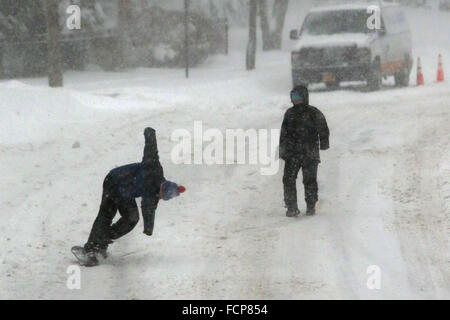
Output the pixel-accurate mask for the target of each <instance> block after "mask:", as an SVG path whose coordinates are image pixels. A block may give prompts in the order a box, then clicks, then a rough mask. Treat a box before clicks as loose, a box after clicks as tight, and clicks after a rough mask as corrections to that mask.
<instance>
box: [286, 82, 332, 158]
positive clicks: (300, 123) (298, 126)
mask: <svg viewBox="0 0 450 320" xmlns="http://www.w3.org/2000/svg"><path fill="white" fill-rule="evenodd" d="M305 90H306V89H305ZM303 95H304V96H306V101H305V103H303V104H300V105H294V106H293V107H291V108H289V109H288V110H287V111H286V114H285V115H284V120H283V124H282V127H281V135H280V158H281V159H283V160H286V159H292V158H296V159H299V160H300V161H302V162H303V163H307V162H320V155H319V148H320V149H321V150H326V149H328V148H329V135H330V131H329V129H328V125H327V122H326V120H325V117H324V115H323V114H322V112H320V111H319V110H318V109H317V108H315V107H313V106H310V105H309V99H308V93H307V92H303Z"/></svg>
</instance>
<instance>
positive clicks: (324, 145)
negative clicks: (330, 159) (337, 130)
mask: <svg viewBox="0 0 450 320" xmlns="http://www.w3.org/2000/svg"><path fill="white" fill-rule="evenodd" d="M328 149H330V143H329V142H328V141H320V150H328Z"/></svg>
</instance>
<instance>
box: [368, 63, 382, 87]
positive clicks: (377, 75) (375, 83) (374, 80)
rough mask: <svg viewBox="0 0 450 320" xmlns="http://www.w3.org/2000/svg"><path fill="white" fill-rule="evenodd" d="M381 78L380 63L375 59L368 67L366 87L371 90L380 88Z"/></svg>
mask: <svg viewBox="0 0 450 320" xmlns="http://www.w3.org/2000/svg"><path fill="white" fill-rule="evenodd" d="M382 80H383V75H382V74H381V65H380V62H379V61H378V60H377V61H375V62H374V63H373V64H372V66H371V67H370V70H369V75H368V77H367V87H368V88H369V90H371V91H378V90H380V89H381V83H382Z"/></svg>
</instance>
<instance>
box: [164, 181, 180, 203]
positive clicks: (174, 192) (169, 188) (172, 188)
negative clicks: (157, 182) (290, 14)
mask: <svg viewBox="0 0 450 320" xmlns="http://www.w3.org/2000/svg"><path fill="white" fill-rule="evenodd" d="M161 193H162V198H163V200H166V201H167V200H170V199H173V198H175V197H178V196H179V195H180V190H179V188H178V185H177V184H176V183H175V182H172V181H168V180H166V181H164V182H163V183H162V185H161Z"/></svg>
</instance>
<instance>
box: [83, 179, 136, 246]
mask: <svg viewBox="0 0 450 320" xmlns="http://www.w3.org/2000/svg"><path fill="white" fill-rule="evenodd" d="M117 210H119V213H120V216H121V217H120V219H119V220H118V221H117V222H116V223H114V224H113V219H114V217H115V216H116V213H117ZM138 222H139V210H138V207H137V204H136V200H135V199H124V198H122V197H120V195H119V192H118V188H117V184H116V183H115V181H114V179H113V178H112V177H111V176H110V175H107V176H106V178H105V181H104V182H103V195H102V203H101V205H100V211H99V213H98V215H97V218H96V219H95V222H94V225H93V226H92V230H91V233H90V235H89V239H88V242H87V243H86V244H85V245H84V247H85V249H86V250H87V251H89V250H96V249H97V250H98V249H106V248H107V247H108V245H109V244H111V243H112V240H116V239H119V238H120V237H122V236H124V235H126V234H127V233H129V232H130V231H131V230H133V228H134V227H135V226H136V225H137V223H138Z"/></svg>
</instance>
